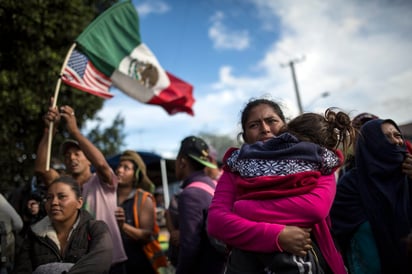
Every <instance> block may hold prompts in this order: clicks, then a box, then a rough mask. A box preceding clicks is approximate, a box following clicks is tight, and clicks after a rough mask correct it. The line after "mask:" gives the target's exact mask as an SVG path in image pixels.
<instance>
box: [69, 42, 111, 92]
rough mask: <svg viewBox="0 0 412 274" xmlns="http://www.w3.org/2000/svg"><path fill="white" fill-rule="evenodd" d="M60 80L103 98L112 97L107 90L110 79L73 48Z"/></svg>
mask: <svg viewBox="0 0 412 274" xmlns="http://www.w3.org/2000/svg"><path fill="white" fill-rule="evenodd" d="M62 81H63V82H64V83H65V84H67V85H69V86H72V87H74V88H76V89H79V90H82V91H85V92H89V93H91V94H93V95H96V96H100V97H103V98H105V99H108V98H112V97H113V95H112V94H111V93H110V92H109V88H110V86H111V85H112V81H111V80H110V78H109V77H107V76H106V75H104V74H103V73H101V72H100V71H98V70H97V69H96V68H95V67H94V66H93V64H92V63H91V62H90V61H89V59H87V57H86V56H85V55H84V54H82V53H81V52H79V51H77V50H73V52H72V54H71V55H70V58H69V61H68V63H67V66H66V67H65V68H64V71H63V76H62Z"/></svg>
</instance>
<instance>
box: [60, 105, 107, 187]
mask: <svg viewBox="0 0 412 274" xmlns="http://www.w3.org/2000/svg"><path fill="white" fill-rule="evenodd" d="M60 115H61V116H62V117H63V118H64V119H65V120H66V127H67V130H68V132H69V133H70V135H71V136H72V137H73V138H74V139H75V140H76V141H77V142H79V147H80V149H81V150H82V151H83V153H84V155H85V156H86V158H87V159H89V161H90V162H91V164H92V165H93V167H94V168H95V169H96V173H97V175H98V176H99V178H100V180H101V181H102V182H104V183H106V184H109V185H113V184H114V181H113V180H112V178H113V176H112V169H111V168H110V165H109V163H107V161H106V159H105V157H104V155H103V154H102V152H101V151H100V150H99V149H98V148H97V147H95V146H94V145H93V144H92V142H90V141H89V139H87V138H86V137H85V136H83V134H82V133H81V132H80V129H79V128H78V126H77V121H76V116H75V112H74V110H73V108H72V107H70V106H62V107H60Z"/></svg>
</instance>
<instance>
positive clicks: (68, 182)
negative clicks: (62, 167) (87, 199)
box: [48, 175, 82, 198]
mask: <svg viewBox="0 0 412 274" xmlns="http://www.w3.org/2000/svg"><path fill="white" fill-rule="evenodd" d="M55 183H64V184H66V185H68V186H70V188H71V189H72V190H73V192H74V193H75V194H76V198H80V197H82V193H81V190H80V185H79V183H78V182H77V181H76V180H75V179H74V178H73V177H71V176H67V175H64V176H61V177H59V178H57V179H54V180H53V181H52V182H51V183H50V185H49V186H48V187H50V186H51V185H53V184H55Z"/></svg>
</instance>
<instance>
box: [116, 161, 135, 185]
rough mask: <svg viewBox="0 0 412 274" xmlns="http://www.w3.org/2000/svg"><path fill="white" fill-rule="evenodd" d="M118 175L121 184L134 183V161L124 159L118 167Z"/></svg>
mask: <svg viewBox="0 0 412 274" xmlns="http://www.w3.org/2000/svg"><path fill="white" fill-rule="evenodd" d="M116 175H117V178H119V184H123V185H125V184H133V180H134V178H135V171H134V167H133V163H132V162H131V161H129V160H123V161H121V162H120V163H119V165H118V166H117V168H116Z"/></svg>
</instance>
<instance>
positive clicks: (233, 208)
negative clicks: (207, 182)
mask: <svg viewBox="0 0 412 274" xmlns="http://www.w3.org/2000/svg"><path fill="white" fill-rule="evenodd" d="M235 176H236V175H235V174H233V173H231V172H227V171H225V172H224V173H223V174H222V176H221V177H220V179H219V183H218V184H217V187H216V191H215V195H214V198H213V200H212V204H211V206H210V208H209V214H208V232H209V234H210V235H212V236H213V237H216V238H218V239H220V240H222V241H224V242H225V243H227V244H228V245H231V246H234V247H236V248H239V249H244V250H248V251H255V252H274V251H282V249H281V247H280V246H279V244H278V237H279V234H280V232H281V231H282V229H283V228H284V227H285V225H296V226H302V227H312V229H313V233H314V236H315V238H316V241H317V243H318V245H319V248H320V250H321V252H322V254H323V256H324V257H325V260H326V261H327V262H328V264H329V266H330V267H331V269H332V271H333V272H334V273H337V274H340V273H346V270H345V267H344V264H343V259H342V257H341V255H340V253H339V252H338V251H337V250H336V247H335V245H334V242H333V239H332V236H331V234H330V231H329V225H328V223H327V217H328V214H329V210H330V207H331V205H332V202H333V199H334V196H335V192H336V181H335V177H334V175H328V176H322V177H320V178H319V180H318V186H317V187H316V188H315V189H313V190H312V191H311V192H310V193H308V194H303V195H300V196H293V197H285V198H280V199H276V200H275V199H272V200H240V201H236V184H235V181H236V179H235ZM302 212H304V214H302ZM269 222H271V223H269ZM274 222H276V224H275V223H274ZM312 224H314V225H312Z"/></svg>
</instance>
